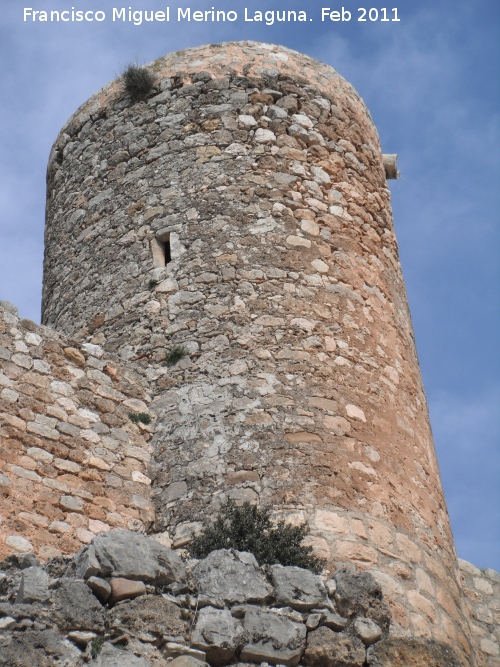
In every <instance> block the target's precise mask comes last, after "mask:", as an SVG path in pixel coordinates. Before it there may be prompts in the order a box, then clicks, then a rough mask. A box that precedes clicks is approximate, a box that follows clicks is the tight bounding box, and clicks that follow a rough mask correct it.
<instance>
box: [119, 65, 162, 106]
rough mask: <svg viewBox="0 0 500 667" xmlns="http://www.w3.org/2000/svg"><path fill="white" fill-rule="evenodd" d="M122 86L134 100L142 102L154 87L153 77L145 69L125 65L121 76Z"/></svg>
mask: <svg viewBox="0 0 500 667" xmlns="http://www.w3.org/2000/svg"><path fill="white" fill-rule="evenodd" d="M122 78H123V85H124V87H125V90H126V91H127V93H128V94H129V95H130V96H131V97H132V99H134V100H143V99H144V98H145V97H147V95H149V93H150V92H151V91H152V90H153V87H154V82H155V80H154V76H153V75H152V74H151V73H150V72H149V71H148V70H147V69H146V68H145V67H137V66H136V65H127V67H126V69H125V71H124V72H123V75H122Z"/></svg>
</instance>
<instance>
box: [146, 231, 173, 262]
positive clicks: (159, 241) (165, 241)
mask: <svg viewBox="0 0 500 667" xmlns="http://www.w3.org/2000/svg"><path fill="white" fill-rule="evenodd" d="M151 251H152V253H153V266H154V268H155V269H163V268H165V266H167V264H168V263H169V262H171V261H172V250H171V247H170V234H162V235H161V236H157V237H156V238H155V239H153V240H152V241H151Z"/></svg>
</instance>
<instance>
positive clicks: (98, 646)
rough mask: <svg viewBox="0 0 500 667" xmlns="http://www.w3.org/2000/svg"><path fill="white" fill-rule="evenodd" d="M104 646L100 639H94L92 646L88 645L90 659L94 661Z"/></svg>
mask: <svg viewBox="0 0 500 667" xmlns="http://www.w3.org/2000/svg"><path fill="white" fill-rule="evenodd" d="M103 644H104V639H103V638H102V637H94V639H93V640H92V644H91V645H90V655H91V656H92V659H93V660H95V659H96V658H97V656H98V655H99V653H100V652H101V651H102V647H103Z"/></svg>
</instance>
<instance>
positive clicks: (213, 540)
mask: <svg viewBox="0 0 500 667" xmlns="http://www.w3.org/2000/svg"><path fill="white" fill-rule="evenodd" d="M270 513H271V510H270V509H269V508H267V507H263V508H260V509H259V508H258V507H257V506H256V505H250V503H248V502H246V503H244V504H243V505H242V506H241V507H237V506H236V504H235V502H234V501H233V500H230V499H229V500H227V501H226V502H225V503H224V505H222V507H221V509H220V512H219V514H218V515H217V516H216V517H215V519H214V520H213V522H211V523H206V524H205V525H204V530H203V532H202V533H201V535H199V536H198V537H195V538H194V540H193V541H192V542H191V545H190V547H189V550H190V552H191V556H193V557H194V558H205V557H206V556H208V554H209V553H211V552H212V551H215V550H216V549H231V548H232V549H236V550H237V551H249V552H250V553H252V554H253V555H254V556H255V558H256V559H257V562H258V563H259V565H265V564H267V565H273V564H276V563H278V564H280V565H296V566H297V567H302V568H305V569H307V570H312V572H316V573H319V572H321V570H322V569H323V567H324V565H325V561H324V560H323V559H322V558H318V557H317V556H315V555H314V554H313V552H312V551H313V549H312V547H308V546H304V545H303V544H302V541H303V539H304V537H306V535H307V533H308V526H307V524H305V523H304V524H302V525H300V526H291V525H290V524H287V523H285V521H283V520H282V519H280V520H279V521H278V522H277V523H276V524H274V523H273V522H272V521H271V518H270Z"/></svg>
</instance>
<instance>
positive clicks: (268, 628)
mask: <svg viewBox="0 0 500 667" xmlns="http://www.w3.org/2000/svg"><path fill="white" fill-rule="evenodd" d="M243 629H244V631H245V632H246V633H248V635H249V637H250V638H251V639H250V641H249V642H248V643H247V644H245V646H244V647H243V649H242V651H241V655H240V660H241V661H242V662H245V661H248V662H258V663H260V662H267V663H269V664H270V665H286V667H293V665H298V664H299V662H300V658H301V655H302V653H303V651H304V646H305V640H306V626H305V625H304V624H303V623H297V622H296V621H292V620H291V619H290V618H288V617H287V616H286V615H284V614H278V613H275V612H271V611H263V610H262V609H259V608H258V607H248V608H247V609H246V613H245V620H244V622H243Z"/></svg>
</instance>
